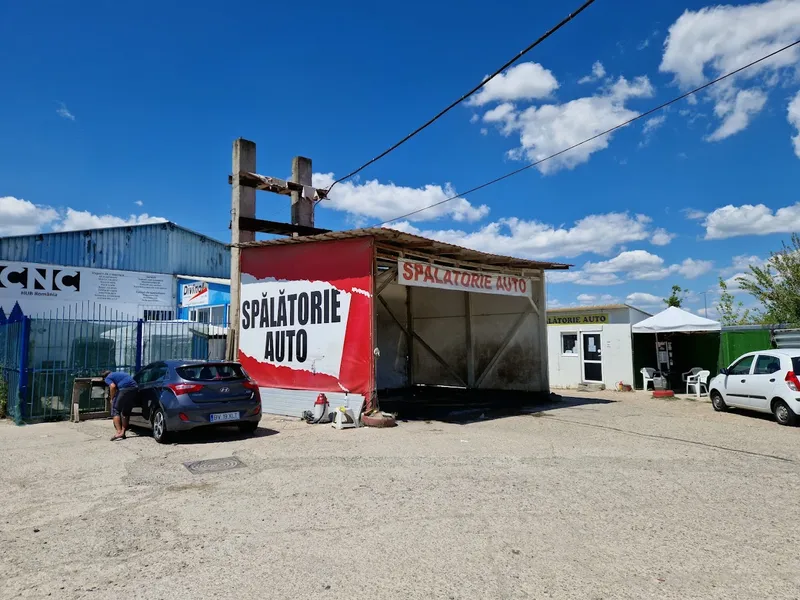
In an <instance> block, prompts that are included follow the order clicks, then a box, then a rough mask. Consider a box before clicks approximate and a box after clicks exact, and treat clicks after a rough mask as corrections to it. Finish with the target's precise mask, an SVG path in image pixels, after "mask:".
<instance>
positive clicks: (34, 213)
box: [0, 196, 58, 235]
mask: <svg viewBox="0 0 800 600" xmlns="http://www.w3.org/2000/svg"><path fill="white" fill-rule="evenodd" d="M56 219H58V211H57V210H55V209H54V208H51V207H49V206H41V205H36V204H34V203H33V202H29V201H28V200H23V199H21V198H15V197H14V196H2V197H0V235H26V234H29V233H37V232H39V231H42V230H43V229H45V228H46V227H47V226H49V225H50V224H51V223H53V222H54V221H55V220H56Z"/></svg>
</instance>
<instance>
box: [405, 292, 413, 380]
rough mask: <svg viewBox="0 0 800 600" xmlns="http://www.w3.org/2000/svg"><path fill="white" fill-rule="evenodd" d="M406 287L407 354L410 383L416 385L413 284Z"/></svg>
mask: <svg viewBox="0 0 800 600" xmlns="http://www.w3.org/2000/svg"><path fill="white" fill-rule="evenodd" d="M405 288H406V324H407V326H408V330H407V331H406V354H407V355H408V385H409V386H412V387H413V386H414V308H413V304H412V303H411V300H412V298H413V296H412V294H411V292H412V290H413V289H414V288H413V286H410V285H407V286H405Z"/></svg>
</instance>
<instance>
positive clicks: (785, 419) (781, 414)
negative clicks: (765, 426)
mask: <svg viewBox="0 0 800 600" xmlns="http://www.w3.org/2000/svg"><path fill="white" fill-rule="evenodd" d="M772 414H774V415H775V420H776V421H777V422H778V424H779V425H794V424H795V423H796V422H797V415H796V414H794V413H793V412H792V409H791V408H789V406H788V405H787V404H786V402H784V401H783V400H775V402H773V403H772Z"/></svg>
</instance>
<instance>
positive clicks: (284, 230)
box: [239, 217, 330, 236]
mask: <svg viewBox="0 0 800 600" xmlns="http://www.w3.org/2000/svg"><path fill="white" fill-rule="evenodd" d="M239 229H240V230H242V231H257V232H259V233H272V234H274V235H287V236H291V235H293V234H295V233H296V234H297V235H301V236H304V235H319V234H321V233H329V232H330V229H319V228H317V227H306V226H304V225H289V224H288V223H278V222H277V221H265V220H264V219H252V218H249V217H239Z"/></svg>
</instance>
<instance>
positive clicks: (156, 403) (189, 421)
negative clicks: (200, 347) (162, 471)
mask: <svg viewBox="0 0 800 600" xmlns="http://www.w3.org/2000/svg"><path fill="white" fill-rule="evenodd" d="M133 378H134V379H135V380H136V382H137V383H138V384H139V401H138V402H137V406H136V407H135V408H134V409H133V411H132V413H131V425H140V426H145V427H150V428H152V430H153V438H155V440H156V441H157V442H159V443H164V442H165V441H167V439H168V437H169V436H170V435H171V434H173V433H177V432H179V431H187V430H189V429H195V428H197V427H209V426H214V425H237V426H238V427H239V429H240V431H242V432H244V433H254V432H255V430H256V429H257V428H258V422H259V421H260V420H261V395H260V394H259V391H258V385H257V384H256V383H255V382H253V381H252V380H251V379H250V378H249V377H248V375H247V373H245V371H244V369H242V366H241V365H240V364H238V363H235V362H201V361H185V360H164V361H159V362H154V363H151V364H149V365H147V366H146V367H144V368H143V369H142V370H141V371H139V372H138V373H136V375H134V376H133Z"/></svg>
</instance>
